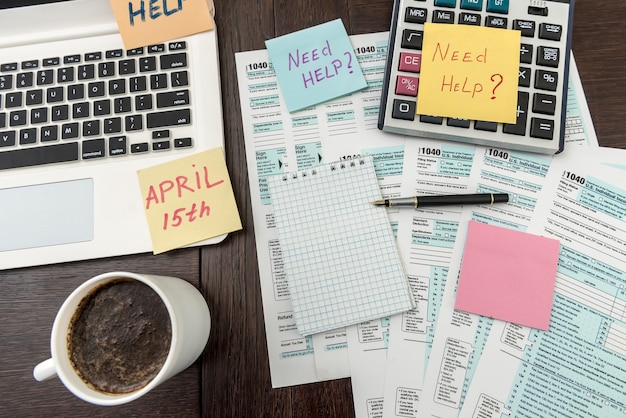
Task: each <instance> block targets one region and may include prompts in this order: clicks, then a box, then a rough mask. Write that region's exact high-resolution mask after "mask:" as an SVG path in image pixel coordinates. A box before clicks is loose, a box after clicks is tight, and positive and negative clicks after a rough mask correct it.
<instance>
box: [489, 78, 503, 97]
mask: <svg viewBox="0 0 626 418" xmlns="http://www.w3.org/2000/svg"><path fill="white" fill-rule="evenodd" d="M496 76H497V77H500V81H498V83H497V84H496V86H495V87H494V88H493V90H491V94H493V96H491V100H493V99H495V98H496V89H497V88H498V87H500V84H502V81H504V77H502V74H493V75H492V76H491V81H493V82H494V83H495V82H496V80H494V77H496Z"/></svg>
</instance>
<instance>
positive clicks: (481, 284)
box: [454, 221, 559, 330]
mask: <svg viewBox="0 0 626 418" xmlns="http://www.w3.org/2000/svg"><path fill="white" fill-rule="evenodd" d="M558 258H559V241H558V240H555V239H551V238H545V237H542V236H538V235H532V234H529V233H526V232H519V231H514V230H511V229H506V228H502V227H498V226H493V225H487V224H483V223H481V222H476V221H470V222H469V226H468V230H467V239H466V241H465V249H464V250H463V262H462V264H461V273H460V275H459V284H458V287H457V293H456V302H455V305H454V308H455V309H458V310H461V311H467V312H471V313H475V314H478V315H484V316H488V317H491V318H496V319H501V320H504V321H507V322H513V323H515V324H519V325H525V326H529V327H533V328H539V329H543V330H547V329H548V326H549V324H550V312H551V310H552V298H553V296H554V281H555V279H556V270H557V263H558Z"/></svg>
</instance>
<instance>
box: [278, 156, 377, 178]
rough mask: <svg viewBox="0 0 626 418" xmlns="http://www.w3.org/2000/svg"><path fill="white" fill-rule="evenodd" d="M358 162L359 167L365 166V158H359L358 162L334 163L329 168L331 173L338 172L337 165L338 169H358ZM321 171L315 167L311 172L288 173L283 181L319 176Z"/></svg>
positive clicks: (284, 175)
mask: <svg viewBox="0 0 626 418" xmlns="http://www.w3.org/2000/svg"><path fill="white" fill-rule="evenodd" d="M357 161H358V163H359V165H363V164H365V159H364V158H363V157H359V158H358V159H356V160H350V161H349V162H345V161H336V162H334V163H330V165H329V167H330V171H336V170H337V165H338V166H339V167H338V168H339V169H341V170H343V169H345V168H346V167H348V166H350V167H356V162H357ZM319 169H320V167H319V166H318V167H314V168H312V169H311V170H299V171H293V172H291V173H286V174H283V177H282V180H283V181H287V180H289V178H291V179H292V180H296V179H298V178H306V177H307V176H309V175H311V176H314V175H316V174H317V171H318V170H319Z"/></svg>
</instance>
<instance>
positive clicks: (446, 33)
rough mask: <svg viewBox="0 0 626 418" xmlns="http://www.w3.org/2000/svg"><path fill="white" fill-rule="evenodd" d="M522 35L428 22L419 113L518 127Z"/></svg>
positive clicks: (418, 103)
mask: <svg viewBox="0 0 626 418" xmlns="http://www.w3.org/2000/svg"><path fill="white" fill-rule="evenodd" d="M520 45H521V32H520V31H516V30H507V29H496V28H487V27H484V26H472V25H449V24H442V23H426V24H425V25H424V39H423V45H422V63H421V73H420V82H419V91H418V93H417V109H416V113H417V114H420V115H432V116H445V117H450V118H461V119H472V120H483V121H490V122H501V123H515V121H516V116H517V114H516V111H517V87H518V75H519V61H520V59H519V54H520Z"/></svg>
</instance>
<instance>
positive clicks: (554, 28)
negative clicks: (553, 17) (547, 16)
mask: <svg viewBox="0 0 626 418" xmlns="http://www.w3.org/2000/svg"><path fill="white" fill-rule="evenodd" d="M561 33H563V26H561V25H554V24H552V23H542V24H540V25H539V38H540V39H547V40H549V41H560V40H561Z"/></svg>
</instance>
